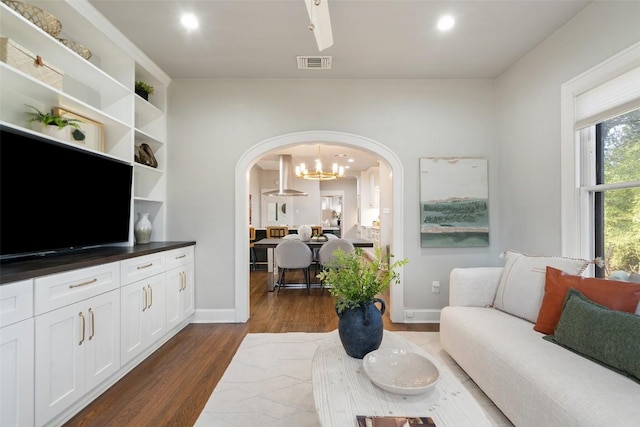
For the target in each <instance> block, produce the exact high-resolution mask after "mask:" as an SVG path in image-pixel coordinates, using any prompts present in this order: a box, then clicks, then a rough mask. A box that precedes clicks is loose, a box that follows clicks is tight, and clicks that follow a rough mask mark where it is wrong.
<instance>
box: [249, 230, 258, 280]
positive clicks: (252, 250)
mask: <svg viewBox="0 0 640 427" xmlns="http://www.w3.org/2000/svg"><path fill="white" fill-rule="evenodd" d="M255 242H256V228H255V227H249V262H250V263H251V269H252V270H254V271H255V269H256V263H257V262H258V257H257V255H256V247H255V245H254V243H255Z"/></svg>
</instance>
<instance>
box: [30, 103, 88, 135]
mask: <svg viewBox="0 0 640 427" xmlns="http://www.w3.org/2000/svg"><path fill="white" fill-rule="evenodd" d="M27 106H28V107H30V108H33V110H34V111H35V112H31V111H27V113H26V114H27V115H28V116H29V120H28V123H29V124H31V128H32V129H33V130H35V131H37V132H42V133H44V134H46V135H49V136H53V137H55V138H58V139H62V140H69V139H70V138H69V136H71V139H73V140H76V141H83V140H85V139H86V135H85V133H84V132H83V131H82V130H81V129H80V125H79V121H80V120H78V119H74V118H70V117H62V116H61V115H60V114H59V113H57V112H56V111H55V110H54V111H53V113H43V112H41V111H40V110H38V109H37V108H36V107H34V106H33V105H27ZM68 127H72V128H74V130H73V131H72V132H69V128H68Z"/></svg>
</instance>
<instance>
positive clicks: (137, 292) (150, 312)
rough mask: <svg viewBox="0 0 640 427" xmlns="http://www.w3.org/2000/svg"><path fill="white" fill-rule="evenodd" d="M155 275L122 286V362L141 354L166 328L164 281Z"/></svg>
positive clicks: (162, 275) (162, 277) (124, 362)
mask: <svg viewBox="0 0 640 427" xmlns="http://www.w3.org/2000/svg"><path fill="white" fill-rule="evenodd" d="M164 277H165V275H164V274H158V275H156V276H153V277H149V278H148V279H144V280H140V281H139V282H135V283H132V284H130V285H127V286H125V287H123V288H122V289H121V291H120V292H121V302H122V304H121V309H122V310H121V312H122V324H121V325H120V330H121V346H122V347H121V357H122V359H121V362H122V365H124V364H126V363H128V362H129V361H131V360H132V359H133V358H134V357H136V356H137V355H139V354H140V353H142V352H143V351H144V350H145V349H147V347H149V346H150V345H151V344H152V343H154V342H155V341H156V340H158V339H160V337H162V335H164V332H165V331H166V322H165V301H164V288H165V286H164V283H165V278H164Z"/></svg>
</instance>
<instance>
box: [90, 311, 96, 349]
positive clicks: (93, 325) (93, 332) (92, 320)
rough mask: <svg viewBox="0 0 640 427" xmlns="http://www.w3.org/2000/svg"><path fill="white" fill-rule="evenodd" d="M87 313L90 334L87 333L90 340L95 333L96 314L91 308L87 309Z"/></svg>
mask: <svg viewBox="0 0 640 427" xmlns="http://www.w3.org/2000/svg"><path fill="white" fill-rule="evenodd" d="M89 314H90V315H91V335H89V341H91V339H92V338H93V336H94V335H95V333H96V315H95V314H94V312H93V309H91V308H90V309H89Z"/></svg>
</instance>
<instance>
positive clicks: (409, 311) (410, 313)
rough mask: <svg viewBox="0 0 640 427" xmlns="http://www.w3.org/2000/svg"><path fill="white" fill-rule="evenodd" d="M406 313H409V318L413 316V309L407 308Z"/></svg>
mask: <svg viewBox="0 0 640 427" xmlns="http://www.w3.org/2000/svg"><path fill="white" fill-rule="evenodd" d="M406 315H407V319H411V318H413V311H411V310H407V312H406Z"/></svg>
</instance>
